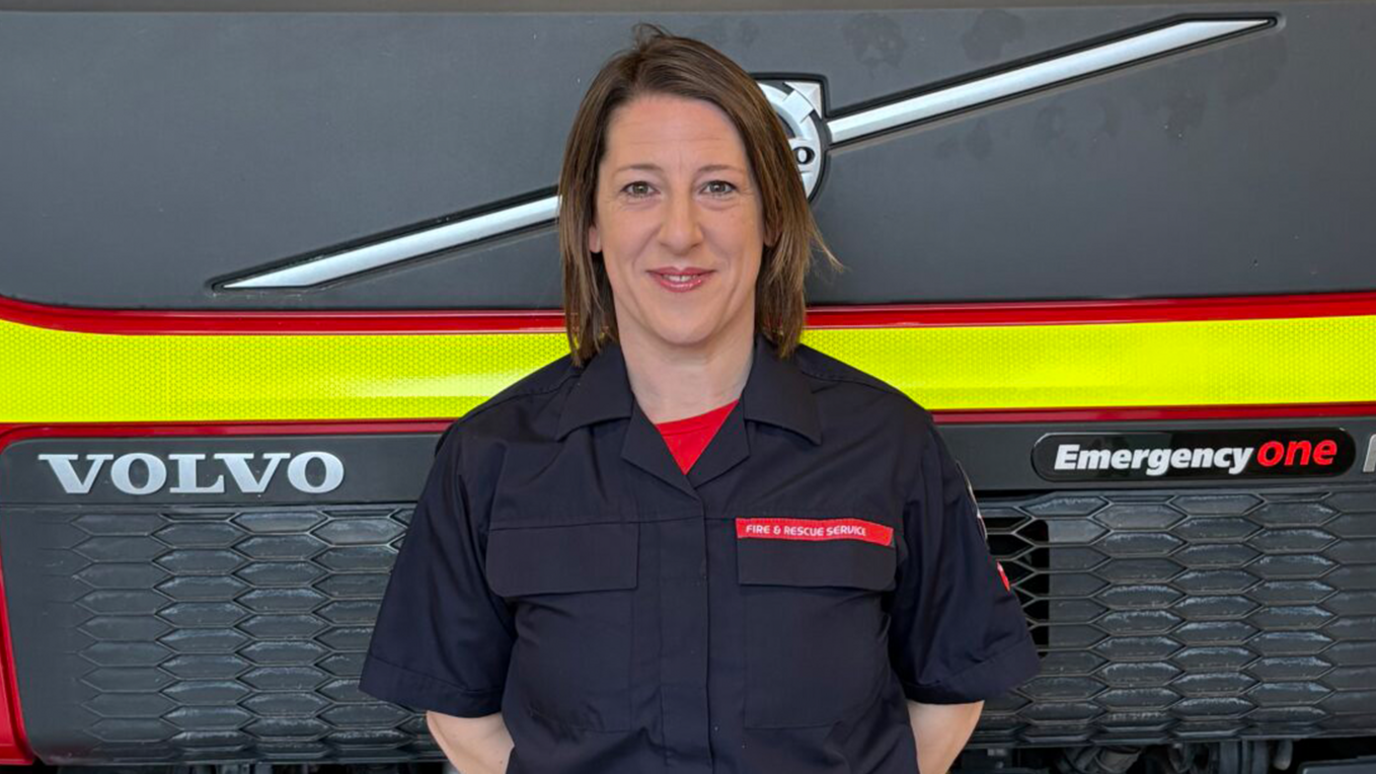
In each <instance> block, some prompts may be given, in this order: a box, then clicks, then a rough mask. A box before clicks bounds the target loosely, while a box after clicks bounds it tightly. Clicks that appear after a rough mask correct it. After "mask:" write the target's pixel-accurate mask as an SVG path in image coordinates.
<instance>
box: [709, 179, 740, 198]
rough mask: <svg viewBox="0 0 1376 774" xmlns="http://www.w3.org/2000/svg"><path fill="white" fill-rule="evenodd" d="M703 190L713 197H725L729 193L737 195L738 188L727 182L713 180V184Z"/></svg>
mask: <svg viewBox="0 0 1376 774" xmlns="http://www.w3.org/2000/svg"><path fill="white" fill-rule="evenodd" d="M703 190H705V191H707V193H709V194H711V195H713V196H724V195H726V194H729V193H735V191H736V186H734V185H732V184H731V183H728V182H726V181H725V180H713V181H712V182H710V183H708V184H707V185H706V186H704V189H703Z"/></svg>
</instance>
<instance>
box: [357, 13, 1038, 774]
mask: <svg viewBox="0 0 1376 774" xmlns="http://www.w3.org/2000/svg"><path fill="white" fill-rule="evenodd" d="M560 194H561V197H562V200H561V211H560V242H561V248H562V252H563V262H564V293H565V304H566V308H565V312H566V317H567V326H568V335H569V343H570V348H571V354H570V356H569V357H566V358H564V359H561V360H560V361H558V362H555V363H552V364H551V365H549V366H547V367H545V368H543V369H541V370H539V371H537V372H536V373H534V374H532V375H530V376H528V377H526V378H525V379H522V380H521V381H520V382H518V383H517V384H515V385H513V386H512V387H510V388H509V389H507V390H505V391H503V392H502V393H501V394H499V395H497V396H496V397H494V398H492V399H491V400H490V401H488V402H487V403H485V404H483V405H482V406H480V407H478V408H476V409H474V410H473V411H472V412H470V413H469V414H468V415H466V416H465V417H464V418H462V419H461V420H459V421H458V422H456V423H455V424H454V425H453V426H452V427H451V428H450V430H449V431H448V432H446V433H445V435H444V437H443V438H442V439H441V441H440V443H439V446H438V453H437V456H436V462H435V466H434V468H433V470H432V472H431V475H430V477H429V480H428V482H427V484H426V488H425V491H424V494H423V495H422V498H421V500H420V502H419V504H418V507H417V510H416V514H415V517H414V519H413V521H412V525H411V531H410V533H409V534H408V536H407V539H406V543H405V547H404V548H403V549H402V550H401V553H400V555H399V556H398V558H397V563H396V567H395V569H394V570H393V574H392V579H391V583H390V585H389V587H388V589H387V593H386V597H385V600H384V602H383V606H382V610H381V613H380V615H379V618H378V624H377V629H376V630H375V634H374V637H373V641H372V644H371V647H370V650H369V654H368V658H367V661H366V665H365V668H364V671H363V677H362V680H361V684H360V685H361V688H362V689H363V690H364V691H366V692H368V693H370V694H373V695H374V696H377V697H379V698H383V699H387V700H389V701H395V702H398V703H401V704H405V705H408V706H412V707H417V708H423V709H426V710H428V711H429V712H428V713H427V719H428V722H429V726H430V729H431V731H432V733H433V734H434V736H435V738H436V740H437V741H438V742H439V744H440V746H441V747H442V748H443V750H444V752H445V754H446V755H447V756H448V757H449V758H450V759H451V760H452V761H453V762H454V763H455V765H456V766H458V767H459V769H460V770H462V771H463V772H464V773H465V774H477V773H478V772H493V773H494V774H496V773H497V772H502V771H507V772H512V773H513V774H515V773H518V772H521V773H524V772H560V773H561V774H619V773H621V772H625V773H626V774H631V773H635V774H643V773H644V772H653V771H661V770H665V771H667V770H677V771H693V772H765V773H768V774H772V773H774V772H786V773H787V774H811V773H812V772H819V773H820V772H854V773H856V774H899V773H900V772H901V773H902V774H911V772H913V771H914V770H916V769H917V768H918V764H919V761H920V763H921V770H922V771H924V772H936V771H944V770H945V769H946V768H948V767H949V765H950V763H951V761H952V760H953V759H954V757H955V755H956V753H957V752H959V750H960V748H961V747H962V746H963V745H964V743H965V741H966V739H967V738H968V736H969V734H970V732H971V730H972V729H973V728H974V725H975V722H976V721H977V719H978V717H979V712H980V708H981V706H982V702H983V700H984V699H986V698H990V697H993V696H997V695H999V694H1001V693H1003V692H1005V691H1007V690H1008V689H1009V688H1011V687H1013V686H1014V685H1016V684H1018V683H1020V682H1021V681H1023V680H1025V679H1026V678H1028V677H1029V676H1031V675H1032V674H1033V673H1034V672H1035V671H1036V666H1037V661H1036V655H1035V651H1034V649H1033V647H1032V644H1031V640H1030V638H1029V636H1028V632H1027V628H1026V623H1025V621H1024V619H1023V616H1022V613H1021V609H1020V607H1019V605H1018V602H1017V600H1016V598H1015V597H1014V595H1013V594H1012V593H1011V592H1010V591H1009V590H1008V589H1007V586H1006V584H1005V583H1004V582H1003V581H1001V580H1000V576H999V573H998V570H997V567H996V565H995V563H994V562H993V560H992V559H991V558H990V556H989V552H988V549H987V547H986V545H985V542H984V535H983V528H982V524H981V522H980V521H979V518H978V513H977V511H976V509H975V506H974V502H973V499H972V497H971V495H970V493H969V489H968V485H967V483H966V481H965V479H964V476H963V474H962V473H961V472H960V469H959V467H958V466H957V465H956V463H955V462H954V461H953V460H952V459H951V457H950V455H949V453H948V452H947V450H946V448H945V446H944V444H943V443H942V441H941V439H940V437H939V436H938V435H937V433H936V430H935V428H934V427H933V425H932V422H931V419H930V417H929V415H928V414H927V413H926V412H924V411H923V410H922V409H921V408H919V407H918V406H917V405H916V404H914V403H913V402H912V401H911V400H909V399H908V398H906V397H905V396H904V395H903V394H901V393H900V392H898V391H897V390H895V389H893V388H892V387H890V386H888V385H886V384H884V383H882V382H880V381H878V380H876V379H874V378H873V377H870V376H868V375H866V374H864V373H861V372H859V371H856V370H854V369H852V368H850V367H848V366H846V365H844V364H842V363H840V362H838V361H836V360H834V359H832V358H830V357H827V356H825V355H822V354H821V353H819V352H816V351H815V350H812V349H810V348H808V347H806V346H802V345H800V344H799V343H798V337H799V334H800V332H801V329H802V325H803V312H804V298H803V280H804V277H805V276H806V273H807V270H808V265H809V261H810V257H811V252H812V250H813V248H814V246H816V247H817V248H818V249H819V252H821V253H822V254H823V255H825V256H826V257H827V258H828V259H830V254H829V253H827V252H826V249H825V247H823V246H822V244H821V240H820V238H819V235H818V233H817V231H816V226H815V224H814V223H813V220H812V217H811V214H810V212H809V210H808V207H807V201H806V197H805V195H804V193H803V188H802V184H801V181H800V178H799V175H798V173H797V170H796V167H795V166H794V162H793V159H792V154H791V152H790V150H789V147H788V142H787V139H786V137H785V135H784V134H783V130H782V128H781V125H780V123H779V121H778V119H777V118H776V117H775V116H774V114H773V112H772V110H771V108H770V106H769V105H768V103H767V101H766V100H765V98H764V96H763V95H762V93H761V92H760V90H759V89H758V87H757V86H756V85H755V83H754V82H753V81H752V80H751V79H750V77H749V76H748V75H747V74H746V73H745V72H744V71H743V70H741V69H740V68H739V67H738V66H736V65H735V64H734V63H732V62H731V61H730V60H728V59H726V58H725V57H724V56H722V55H721V54H719V53H718V52H716V51H714V50H713V49H711V48H709V47H707V46H705V45H703V44H701V43H699V42H696V41H693V40H689V39H684V38H677V37H673V36H669V35H667V34H665V33H663V32H662V31H660V30H658V29H654V28H649V29H647V30H645V31H644V32H643V33H642V34H641V35H639V36H638V41H637V44H636V45H635V47H634V48H633V49H632V50H630V51H628V52H626V53H624V54H622V55H620V56H618V57H617V58H615V59H613V60H612V61H610V62H609V63H608V64H607V65H606V66H605V67H604V68H603V70H602V71H601V72H600V73H599V74H598V76H597V78H596V79H595V80H594V81H593V83H592V85H591V86H590V87H589V90H588V93H587V95H586V96H585V97H584V99H583V103H582V105H581V106H580V108H579V111H578V114H577V117H576V119H575V121H574V126H573V130H572V132H571V134H570V136H569V142H568V146H567V148H566V151H565V159H564V166H563V171H562V174H561V176H560ZM831 260H834V259H831Z"/></svg>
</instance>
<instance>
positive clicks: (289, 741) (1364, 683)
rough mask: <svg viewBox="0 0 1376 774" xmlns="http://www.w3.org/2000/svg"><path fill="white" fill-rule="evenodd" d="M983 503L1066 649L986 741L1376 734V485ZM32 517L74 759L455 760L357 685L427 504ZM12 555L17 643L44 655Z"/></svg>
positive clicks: (1047, 629)
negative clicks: (375, 625)
mask: <svg viewBox="0 0 1376 774" xmlns="http://www.w3.org/2000/svg"><path fill="white" fill-rule="evenodd" d="M982 511H983V514H984V519H985V522H986V525H987V526H988V531H989V539H990V544H991V547H992V548H993V550H994V551H995V553H996V554H997V555H998V556H999V557H1000V558H1001V561H1002V563H1003V565H1004V568H1005V570H1006V571H1007V573H1008V576H1009V578H1010V580H1011V581H1012V583H1013V584H1014V588H1015V589H1016V591H1017V592H1018V593H1019V595H1020V596H1021V598H1022V599H1023V602H1024V606H1025V609H1026V610H1027V612H1028V615H1029V618H1030V620H1031V621H1032V623H1033V627H1034V628H1033V630H1034V633H1035V637H1036V639H1037V642H1038V644H1039V646H1040V647H1041V648H1042V649H1043V652H1044V659H1043V672H1042V675H1041V676H1040V677H1038V678H1037V679H1035V680H1033V681H1032V682H1031V683H1029V684H1028V685H1027V686H1025V687H1024V688H1022V689H1021V690H1019V691H1018V692H1016V693H1015V694H1013V695H1010V696H1007V697H1004V698H1002V699H999V700H996V701H992V702H990V703H989V704H988V707H987V709H986V715H985V719H984V721H983V722H982V724H981V727H980V730H979V731H978V732H977V735H976V738H975V741H976V743H977V744H1003V743H1008V742H1017V741H1021V742H1038V743H1046V744H1059V743H1083V742H1089V741H1118V742H1127V743H1133V742H1140V743H1149V742H1158V741H1162V740H1166V739H1187V738H1198V739H1217V738H1236V737H1275V736H1311V735H1323V734H1327V735H1358V734H1361V733H1364V732H1370V731H1371V730H1372V729H1373V728H1376V489H1373V488H1362V489H1359V490H1358V489H1353V490H1345V491H1343V492H1338V493H1334V492H1317V491H1287V492H1268V493H1265V494H1251V493H1240V492H1200V491H1198V490H1196V491H1189V492H1179V493H1161V492H1159V491H1158V492H1152V493H1150V494H1134V493H1128V492H1115V493H1073V494H1052V495H1040V496H1034V497H1027V498H1012V499H1009V498H1004V499H993V498H986V499H984V500H982ZM7 512H8V513H7V518H10V519H16V518H18V519H24V520H26V522H27V524H29V525H30V526H32V527H38V525H42V527H41V528H37V529H26V530H23V531H12V532H9V533H7V534H8V535H9V536H10V537H11V538H12V539H14V538H16V536H24V535H41V536H42V537H41V538H35V539H33V542H34V544H32V545H24V546H22V547H20V548H19V550H22V551H29V550H36V551H39V552H41V556H42V561H41V565H42V568H43V571H42V575H43V576H44V577H46V578H48V579H49V582H48V583H46V584H44V588H43V589H41V592H42V596H43V597H44V599H43V601H42V604H41V607H40V608H37V609H38V610H39V611H40V613H41V615H40V616H39V618H32V617H30V618H28V619H26V620H27V621H29V622H33V621H41V622H42V623H43V624H44V625H45V626H46V627H47V628H46V629H45V630H44V635H43V638H42V639H43V645H44V647H45V648H46V649H47V650H48V651H50V654H51V658H53V659H57V661H56V662H55V663H56V664H58V665H59V668H58V669H55V670H50V671H51V672H52V673H51V674H49V673H44V674H41V675H33V674H28V675H27V676H26V677H25V682H24V683H22V684H21V689H22V690H24V692H25V695H24V697H23V698H24V699H25V708H26V719H28V720H29V721H30V730H31V735H34V740H35V744H36V746H38V747H39V752H40V754H43V755H44V756H45V757H46V758H47V759H48V760H49V761H50V762H87V761H89V762H96V761H101V762H113V761H125V762H157V761H176V760H199V761H206V760H293V761H304V760H348V761H367V760H373V761H380V760H397V759H401V758H416V757H437V756H438V755H439V753H438V749H437V748H436V746H435V745H434V743H433V741H432V740H431V739H430V738H429V737H428V736H427V735H426V734H425V724H424V721H423V719H422V717H421V716H419V715H416V714H414V713H411V712H409V711H406V710H403V709H400V708H398V707H395V706H393V705H390V704H386V703H382V702H377V701H374V700H372V699H371V698H370V697H368V696H367V695H365V694H362V693H360V692H359V691H358V689H357V684H356V680H357V677H358V674H359V670H360V669H361V666H362V656H363V653H364V651H365V649H366V647H367V643H368V638H369V635H370V627H371V624H372V622H373V620H374V616H375V615H376V611H377V605H378V602H379V600H380V598H381V595H382V592H383V589H384V588H385V585H386V581H387V573H388V570H389V568H390V566H391V563H392V561H393V558H394V557H395V554H396V549H397V547H398V546H399V545H400V542H401V540H402V537H403V534H404V531H405V526H406V523H407V521H408V520H409V518H410V514H411V510H410V508H409V506H403V505H398V506H396V507H377V506H368V507H362V506H359V507H334V508H329V509H315V508H308V507H291V508H272V509H262V510H252V511H243V510H239V511H228V510H224V509H210V508H178V509H176V510H172V511H167V512H151V511H147V510H142V511H137V510H132V509H127V508H111V509H109V510H100V511H88V512H83V513H79V514H73V513H71V512H64V511H61V510H59V509H54V508H10V509H7ZM38 542H41V543H42V545H38V544H37V543H38ZM7 548H8V549H10V550H11V551H12V550H14V549H15V546H14V545H11V546H8V547H7ZM9 555H11V554H10V553H8V552H7V556H9ZM10 570H11V566H10V564H9V563H8V562H7V566H6V578H7V581H9V582H10V584H11V585H10V588H11V601H12V626H14V636H15V637H16V646H17V647H16V653H17V654H19V655H21V656H22V655H24V654H26V653H27V654H33V653H35V652H37V650H36V648H37V647H38V646H37V645H36V644H35V643H36V641H35V642H29V643H28V647H25V643H24V642H21V641H20V640H21V639H23V638H27V637H31V636H36V635H32V633H31V630H29V629H26V626H27V624H26V623H25V621H24V620H20V621H19V622H18V623H16V619H15V615H16V614H17V615H18V617H19V619H23V618H24V615H25V614H24V613H23V611H22V610H20V609H17V608H24V607H25V606H24V605H19V606H17V608H16V606H15V605H14V604H13V600H14V597H13V591H12V589H13V588H14V586H13V582H14V579H13V577H12V573H11V572H10ZM47 655H48V654H45V659H46V658H47ZM21 668H22V663H21ZM34 691H43V692H44V697H43V699H42V700H41V701H30V699H31V698H32V697H33V695H34ZM34 707H38V708H39V709H33V708H34ZM35 712H37V713H45V715H44V717H34V716H33V713H35ZM50 716H51V717H50ZM45 728H46V729H48V731H47V732H44V731H43V729H45ZM77 728H80V729H84V733H83V735H82V736H80V738H57V737H54V736H52V734H53V733H55V732H54V731H53V730H54V729H60V730H63V731H64V732H65V733H68V734H70V733H71V731H72V729H77ZM35 731H36V732H37V733H36V734H35V733H34V732H35ZM45 733H46V734H47V736H45ZM44 745H47V746H49V747H53V748H56V749H51V750H45V749H44Z"/></svg>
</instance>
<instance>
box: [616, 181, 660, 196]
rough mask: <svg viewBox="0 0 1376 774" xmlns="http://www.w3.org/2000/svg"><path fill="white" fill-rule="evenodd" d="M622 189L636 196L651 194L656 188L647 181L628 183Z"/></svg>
mask: <svg viewBox="0 0 1376 774" xmlns="http://www.w3.org/2000/svg"><path fill="white" fill-rule="evenodd" d="M621 190H622V191H623V192H625V193H626V194H627V195H629V196H631V197H634V198H640V197H642V196H649V195H650V194H651V192H653V191H654V189H653V188H651V187H650V184H649V183H645V182H635V183H627V184H626V186H625V187H624V188H622V189H621Z"/></svg>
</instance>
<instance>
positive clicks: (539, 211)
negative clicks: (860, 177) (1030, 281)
mask: <svg viewBox="0 0 1376 774" xmlns="http://www.w3.org/2000/svg"><path fill="white" fill-rule="evenodd" d="M1273 24H1274V21H1273V20H1272V19H1271V18H1270V17H1254V18H1246V19H1195V20H1187V21H1177V22H1174V23H1171V24H1167V25H1165V26H1162V27H1158V28H1156V29H1152V30H1148V31H1144V32H1136V33H1131V34H1126V35H1123V36H1121V37H1119V38H1117V39H1116V40H1111V41H1108V42H1102V43H1096V44H1093V45H1089V46H1086V47H1083V48H1081V49H1079V50H1076V51H1070V52H1066V53H1059V54H1055V55H1051V56H1047V57H1045V58H1043V59H1041V60H1039V61H1035V62H1031V63H1028V64H1020V65H1017V66H1014V67H1011V68H1009V69H1005V70H1003V71H1000V72H995V73H991V74H985V75H980V76H977V77H973V78H970V79H967V80H965V81H963V82H960V83H956V84H953V85H950V86H943V87H941V88H938V89H935V90H931V91H927V92H925V93H921V94H917V95H896V96H895V97H893V98H891V99H889V100H888V101H886V102H883V103H881V104H879V105H877V106H873V107H867V108H864V109H862V110H859V111H855V112H852V113H847V114H843V115H838V116H835V117H827V114H826V100H825V98H824V94H823V90H822V84H821V82H820V81H813V80H806V79H784V80H782V81H770V82H765V83H761V84H760V88H761V89H762V90H763V91H764V93H765V95H766V96H767V97H768V98H769V101H770V104H772V105H773V106H774V110H775V111H776V112H777V113H778V115H779V117H780V119H781V120H782V121H783V123H784V125H785V127H786V128H787V131H788V134H789V143H790V145H791V146H792V147H793V152H794V155H795V157H796V158H797V160H798V171H799V174H801V175H802V178H803V185H804V187H805V188H806V190H807V193H808V196H809V198H811V197H813V196H815V195H816V193H817V190H818V185H819V183H820V182H821V180H822V173H823V169H824V166H825V164H826V159H827V152H828V150H829V149H830V148H833V147H839V146H844V145H847V144H850V143H854V142H859V141H861V140H866V139H871V138H878V137H881V136H882V135H884V134H886V133H888V132H890V131H893V130H895V129H901V128H906V127H910V126H914V125H917V124H921V123H924V122H927V121H931V120H934V119H938V118H943V117H946V116H950V115H953V114H955V113H959V112H962V111H966V110H971V109H974V108H979V107H983V106H986V105H991V104H994V103H996V102H1001V101H1003V100H1006V99H1009V98H1012V97H1017V96H1022V95H1026V94H1030V93H1032V92H1035V91H1038V90H1040V89H1045V88H1048V87H1052V86H1057V85H1061V84H1065V83H1069V82H1071V81H1074V80H1078V79H1081V78H1086V77H1089V76H1093V75H1096V74H1100V73H1104V72H1107V71H1109V70H1115V69H1118V68H1122V67H1126V66H1129V65H1134V64H1139V63H1142V62H1146V61H1148V60H1151V59H1154V58H1156V57H1160V56H1164V55H1168V54H1175V53H1179V52H1182V51H1184V50H1186V49H1188V48H1190V47H1193V46H1197V45H1203V44H1207V43H1214V42H1218V41H1220V40H1223V39H1224V38H1228V37H1231V36H1233V35H1236V34H1241V33H1245V32H1255V31H1257V30H1261V29H1265V28H1267V27H1270V26H1272V25H1273ZM558 214H559V199H558V197H557V196H543V197H539V198H530V199H528V200H527V201H525V202H523V203H520V204H516V205H512V206H510V207H505V208H502V209H499V210H495V211H491V212H484V213H483V214H480V215H473V216H470V217H462V216H460V217H457V218H456V219H453V220H450V221H449V222H446V223H444V224H443V225H439V226H431V227H426V228H422V229H419V230H416V231H413V232H411V233H409V234H404V235H402V236H389V237H387V238H385V239H379V240H377V241H375V242H372V243H370V244H364V245H361V246H356V247H351V248H348V249H345V250H342V251H335V252H329V253H325V254H322V255H317V256H313V257H310V258H307V259H306V260H303V261H297V262H295V263H291V264H288V265H285V266H276V267H272V268H267V269H257V270H255V271H253V272H252V273H251V274H248V275H246V276H243V277H240V278H237V279H232V280H229V281H227V282H224V283H222V284H220V285H219V286H218V289H221V290H264V289H276V288H311V287H316V286H319V285H323V284H325V283H327V282H333V281H335V280H340V279H343V278H346V277H351V276H353V275H356V274H359V273H361V272H365V271H370V270H372V269H377V268H381V267H385V266H393V265H396V264H400V263H402V262H404V261H409V260H411V259H413V258H419V257H421V256H424V255H429V254H432V253H437V252H440V251H444V250H453V249H456V248H460V247H464V246H466V245H470V244H473V243H475V242H479V241H482V240H485V239H490V238H492V237H497V236H502V235H505V234H509V233H512V232H515V231H520V230H522V229H527V228H532V227H536V226H544V225H547V224H549V223H551V222H553V221H554V219H555V217H556V216H557V215H558Z"/></svg>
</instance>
